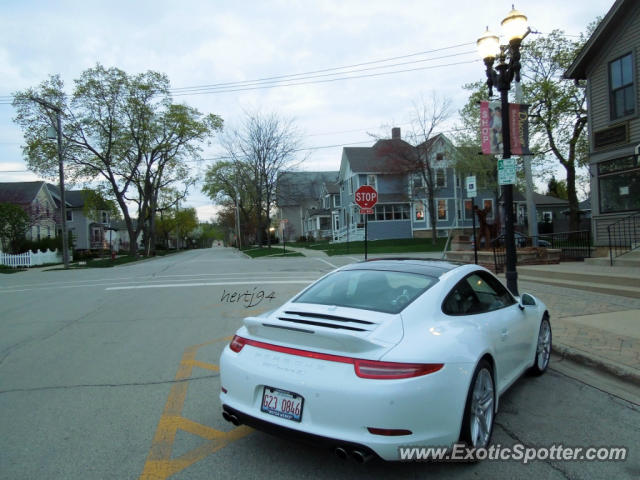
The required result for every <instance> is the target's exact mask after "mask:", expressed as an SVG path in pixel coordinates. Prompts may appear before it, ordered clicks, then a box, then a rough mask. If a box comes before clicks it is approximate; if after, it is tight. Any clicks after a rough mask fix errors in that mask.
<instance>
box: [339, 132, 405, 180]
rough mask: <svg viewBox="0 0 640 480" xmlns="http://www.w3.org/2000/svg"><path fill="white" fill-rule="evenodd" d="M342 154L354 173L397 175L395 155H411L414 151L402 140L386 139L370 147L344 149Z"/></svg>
mask: <svg viewBox="0 0 640 480" xmlns="http://www.w3.org/2000/svg"><path fill="white" fill-rule="evenodd" d="M342 152H343V157H344V158H346V160H347V161H348V162H349V166H350V168H351V171H352V172H354V173H398V172H399V170H398V162H397V155H407V156H408V155H412V154H413V152H414V150H413V147H412V146H411V145H410V144H408V143H407V142H405V141H404V140H401V139H388V140H378V141H377V142H376V143H375V144H374V145H373V146H372V147H344V148H343V149H342Z"/></svg>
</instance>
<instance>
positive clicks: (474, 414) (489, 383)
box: [460, 360, 496, 448]
mask: <svg viewBox="0 0 640 480" xmlns="http://www.w3.org/2000/svg"><path fill="white" fill-rule="evenodd" d="M487 402H488V403H489V404H488V405H486V406H483V405H484V404H485V403H487ZM495 404H496V389H495V381H494V378H493V370H492V368H491V365H490V364H489V362H487V361H486V360H481V361H480V362H479V363H478V366H477V367H476V370H475V372H473V377H472V379H471V384H470V385H469V393H467V403H466V405H465V407H464V417H463V419H462V430H461V432H460V440H461V441H462V442H464V443H465V444H466V445H467V447H472V448H479V447H488V446H489V443H490V442H491V434H492V433H493V422H494V418H495Z"/></svg>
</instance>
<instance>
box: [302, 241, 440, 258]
mask: <svg viewBox="0 0 640 480" xmlns="http://www.w3.org/2000/svg"><path fill="white" fill-rule="evenodd" d="M446 242H447V239H446V238H438V239H437V241H436V244H435V245H433V244H432V243H431V239H430V238H398V239H391V240H374V241H370V242H368V245H367V251H368V253H370V254H372V253H400V254H405V253H410V252H442V250H443V249H444V245H445V243H446ZM306 248H311V249H315V250H324V251H325V252H326V253H327V255H347V254H358V253H364V241H362V242H349V244H347V243H321V244H317V245H313V244H311V245H308V246H307V247H306Z"/></svg>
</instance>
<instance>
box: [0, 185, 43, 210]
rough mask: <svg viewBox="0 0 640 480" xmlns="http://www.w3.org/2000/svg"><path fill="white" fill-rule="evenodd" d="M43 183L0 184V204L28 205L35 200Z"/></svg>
mask: <svg viewBox="0 0 640 480" xmlns="http://www.w3.org/2000/svg"><path fill="white" fill-rule="evenodd" d="M44 184H45V182H42V181H39V182H6V183H0V202H6V203H15V204H21V205H28V204H30V203H31V202H33V200H35V198H36V196H37V195H38V192H39V191H40V190H41V189H42V186H43V185H44Z"/></svg>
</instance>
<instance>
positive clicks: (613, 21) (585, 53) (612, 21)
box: [564, 0, 640, 80]
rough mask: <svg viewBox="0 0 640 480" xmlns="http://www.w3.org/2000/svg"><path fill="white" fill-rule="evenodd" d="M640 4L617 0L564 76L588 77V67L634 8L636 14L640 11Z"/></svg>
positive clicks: (635, 1) (582, 78)
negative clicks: (639, 7)
mask: <svg viewBox="0 0 640 480" xmlns="http://www.w3.org/2000/svg"><path fill="white" fill-rule="evenodd" d="M639 5H640V4H639V3H638V0H616V2H615V3H614V4H613V6H612V7H611V8H610V9H609V11H608V12H607V14H606V15H605V16H604V18H603V19H602V21H601V22H600V23H599V24H598V26H597V27H596V29H595V31H594V32H593V33H592V34H591V37H589V39H588V40H587V42H586V43H585V44H584V46H583V47H582V50H580V53H578V55H577V56H576V58H575V60H574V61H573V63H572V64H571V66H569V68H568V69H567V71H566V72H565V73H564V77H565V78H574V79H576V80H584V79H586V78H587V68H588V67H589V65H590V64H591V62H593V61H594V59H596V57H597V55H598V53H599V52H600V51H601V50H602V49H603V48H604V46H605V44H606V42H607V40H609V39H610V38H611V37H612V36H613V35H614V34H616V33H617V31H618V29H619V28H620V25H621V24H622V23H623V22H624V21H625V20H626V19H627V18H628V17H629V16H630V15H632V14H633V10H634V9H636V10H637V11H636V12H635V14H636V15H637V14H638V12H640V9H638V6H639Z"/></svg>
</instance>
